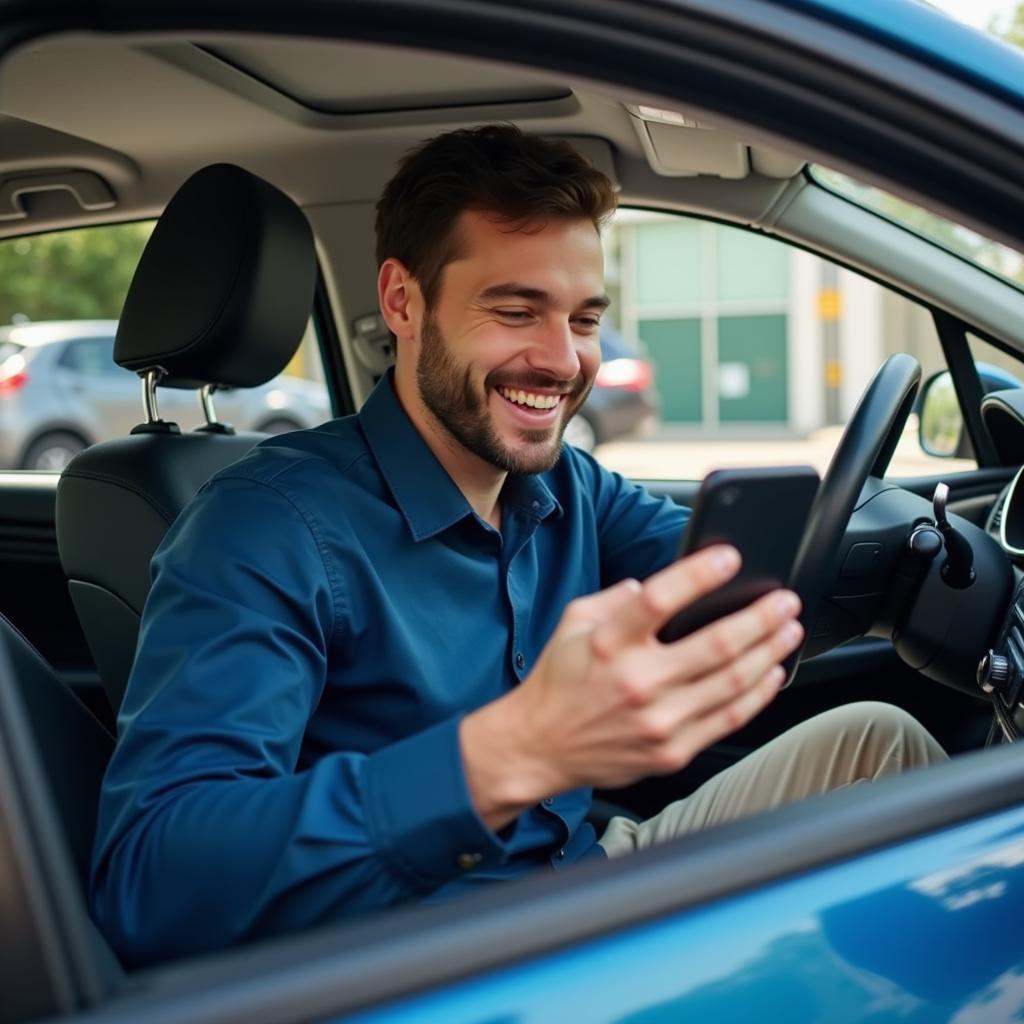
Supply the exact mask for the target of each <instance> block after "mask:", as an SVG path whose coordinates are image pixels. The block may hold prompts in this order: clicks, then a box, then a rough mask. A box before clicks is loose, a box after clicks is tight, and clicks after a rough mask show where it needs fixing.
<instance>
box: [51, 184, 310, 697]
mask: <svg viewBox="0 0 1024 1024" xmlns="http://www.w3.org/2000/svg"><path fill="white" fill-rule="evenodd" d="M316 275H317V266H316V254H315V250H314V245H313V236H312V231H311V230H310V227H309V224H308V222H307V221H306V219H305V217H304V215H303V214H302V211H301V210H300V209H299V208H298V207H297V206H296V205H295V203H293V202H292V201H291V200H290V199H289V198H288V197H287V196H285V195H284V194H283V193H282V192H280V191H278V190H277V189H276V188H274V187H273V186H271V185H269V184H268V183H267V182H265V181H263V180H262V179H260V178H258V177H256V176H255V175H254V174H250V173H249V172H248V171H245V170H243V169H242V168H240V167H235V166H232V165H229V164H215V165H213V166H210V167H206V168H204V169H203V170H200V171H198V172H196V173H195V174H194V175H193V176H192V177H191V178H189V179H188V181H186V182H185V184H184V185H182V186H181V188H180V189H179V190H178V192H177V193H176V194H175V195H174V197H173V198H172V199H171V201H170V202H169V203H168V205H167V208H166V209H165V210H164V213H163V215H162V216H161V217H160V220H159V221H158V222H157V225H156V227H155V228H154V230H153V234H152V236H151V237H150V240H149V242H148V244H147V245H146V248H145V250H144V252H143V254H142V258H141V260H140V262H139V266H138V268H137V270H136V271H135V276H134V278H133V279H132V283H131V286H130V288H129V290H128V296H127V298H126V300H125V304H124V310H123V312H122V315H121V319H120V323H119V325H118V330H117V339H116V341H115V345H114V360H115V362H117V363H118V365H120V366H123V367H125V368H127V369H130V370H133V371H135V372H136V373H137V374H138V375H139V377H140V378H141V379H142V391H143V405H144V411H145V417H146V418H145V420H144V422H142V423H140V424H139V425H138V426H136V427H135V428H134V429H133V430H132V431H131V434H130V436H128V437H124V438H118V439H116V440H113V441H107V442H104V443H102V444H96V445H93V446H92V447H90V448H87V449H86V450H85V451H83V452H81V453H80V454H79V455H78V456H76V457H75V458H74V459H73V460H72V461H71V463H70V464H69V465H68V467H67V468H66V469H65V470H64V472H63V473H62V474H61V479H60V482H59V484H58V487H57V506H56V526H57V546H58V550H59V552H60V560H61V565H62V566H63V568H64V573H65V575H66V576H67V578H68V587H69V590H70V593H71V598H72V601H73V602H74V606H75V611H76V613H77V615H78V618H79V621H80V622H81V624H82V629H83V631H84V633H85V637H86V640H87V642H88V644H89V649H90V651H91V652H92V655H93V658H94V659H95V662H96V666H97V669H98V670H99V674H100V678H101V680H102V682H103V685H104V688H105V689H106V692H107V696H108V697H109V699H110V703H111V705H112V708H113V710H114V711H115V713H116V711H117V709H118V708H119V707H120V704H121V698H122V697H123V695H124V690H125V686H126V685H127V682H128V676H129V673H130V671H131V666H132V662H133V660H134V657H135V646H136V642H137V640H138V632H139V623H140V618H141V614H142V608H143V605H144V603H145V600H146V595H147V594H148V592H149V587H150V576H149V563H150V559H151V558H152V556H153V554H154V552H155V551H156V549H157V547H158V545H159V544H160V542H161V541H162V540H163V537H164V535H165V534H166V532H167V530H168V528H169V527H170V526H171V524H172V523H173V522H174V520H175V519H176V518H177V516H178V514H179V513H180V512H181V510H182V508H184V506H185V505H186V504H187V503H188V502H189V501H190V500H191V498H192V497H193V496H194V495H195V493H196V492H197V491H198V490H199V488H200V487H201V486H202V485H203V484H204V483H205V482H206V481H207V480H208V479H209V478H210V477H211V476H212V475H213V474H214V473H216V472H217V471H218V470H219V469H222V468H223V467H225V466H227V465H230V464H231V463H233V462H235V461H237V460H238V459H240V458H241V457H242V456H243V455H245V454H246V453H247V452H248V451H249V450H250V449H251V448H252V447H253V445H255V444H256V443H257V442H258V441H260V440H261V439H262V438H263V437H265V436H266V435H263V434H257V433H235V431H234V430H233V429H232V428H231V427H230V426H229V425H227V424H222V423H219V422H218V421H217V419H216V414H215V412H214V409H213V400H212V396H213V393H214V391H215V390H217V389H218V388H224V387H232V388H245V387H255V386H257V385H260V384H263V383H265V382H266V381H268V380H270V379H271V378H272V377H275V376H276V375H277V374H278V373H280V372H281V371H282V370H283V369H284V368H285V366H286V365H287V364H288V362H289V361H290V360H291V358H292V357H293V356H294V354H295V352H296V350H297V349H298V346H299V343H300V342H301V340H302V336H303V333H304V331H305V329H306V324H307V322H308V320H309V316H310V312H311V309H312V305H313V293H314V290H315V286H316ZM158 386H159V387H176V388H189V389H193V390H195V391H196V392H197V393H198V395H199V400H200V405H201V407H202V408H203V411H204V413H205V418H206V421H207V422H206V424H205V425H204V426H203V427H200V428H199V429H198V430H196V431H192V432H188V433H183V432H182V431H181V429H180V428H179V426H178V425H177V424H176V423H172V422H168V421H165V420H162V419H160V416H159V410H158V408H157V388H158Z"/></svg>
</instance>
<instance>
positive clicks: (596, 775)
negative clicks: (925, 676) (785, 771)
mask: <svg viewBox="0 0 1024 1024" xmlns="http://www.w3.org/2000/svg"><path fill="white" fill-rule="evenodd" d="M739 565H740V560H739V555H738V553H737V552H736V551H735V549H733V548H730V547H724V546H716V547H712V548H707V549H705V550H703V551H701V552H699V553H697V554H694V555H690V556H689V557H687V558H684V559H681V560H679V561H678V562H675V563H674V564H673V565H671V566H669V567H668V568H667V569H663V570H662V571H661V572H658V573H656V574H654V575H653V576H651V577H650V578H649V579H647V580H646V581H645V582H644V583H642V584H641V583H638V582H637V581H636V580H624V581H623V582H621V583H618V584H616V585H615V586H613V587H610V588H608V589H607V590H603V591H600V592H599V593H597V594H592V595H590V596H588V597H582V598H578V599H577V600H575V601H573V602H572V603H571V604H570V605H568V607H567V608H566V610H565V613H564V614H563V616H562V619H561V622H560V623H559V626H558V629H556V630H555V633H554V635H553V636H552V638H551V640H550V641H549V642H548V644H547V646H546V647H545V648H544V651H543V652H542V653H541V656H540V658H539V660H538V662H537V665H536V667H535V668H534V670H533V671H532V672H531V673H530V674H529V676H527V678H526V679H525V680H523V682H522V684H521V685H520V686H518V687H516V689H514V690H512V691H511V692H510V693H508V694H506V695H505V696H504V697H502V698H500V699H499V700H496V701H493V702H492V703H490V704H487V705H485V706H484V707H482V708H480V709H478V710H477V711H475V712H473V713H471V714H469V715H467V716H466V718H465V719H463V721H462V726H461V731H460V739H461V744H462V756H463V762H464V764H465V768H466V777H467V781H468V783H469V789H470V793H471V795H472V797H473V801H474V804H475V805H476V808H477V811H478V812H479V813H480V815H481V817H482V818H483V819H484V821H485V822H487V824H488V825H489V827H491V828H492V829H495V830H496V829H499V828H501V827H502V826H504V825H506V824H508V823H509V822H510V821H512V820H513V819H514V818H516V817H518V815H519V814H521V813H522V812H523V811H524V810H526V809H527V808H528V807H531V806H533V805H534V804H536V803H538V802H539V801H540V800H542V799H544V798H545V797H548V796H553V795H555V794H556V793H561V792H565V791H567V790H570V789H576V788H578V787H581V786H599V787H616V786H623V785H627V784H628V783H630V782H634V781H636V780H637V779H639V778H643V777H644V776H647V775H655V774H665V773H669V772H674V771H678V770H679V769H680V768H682V767H683V766H684V765H686V764H688V763H689V762H690V761H691V760H692V759H693V758H694V757H695V756H696V755H697V754H698V753H700V751H702V750H704V749H706V748H707V747H709V746H711V745H712V744H713V743H715V742H717V741H718V740H720V739H721V738H722V737H724V736H727V735H728V734H729V733H731V732H734V731H735V730H736V729H738V728H740V726H742V725H744V724H745V723H746V722H748V721H750V719H751V718H753V717H754V716H755V715H756V714H757V713H758V712H759V711H760V710H761V709H762V708H763V707H764V706H765V705H766V704H768V703H769V701H771V699H772V698H773V697H774V696H775V694H776V693H777V692H778V688H779V686H780V685H781V683H782V681H783V678H784V672H783V670H782V669H781V668H780V662H782V661H783V660H784V659H785V658H786V656H787V655H788V654H790V653H791V652H792V651H793V650H795V649H796V648H797V647H798V646H799V644H800V641H801V639H802V637H803V630H802V628H801V626H800V624H799V623H798V622H797V621H796V618H797V616H798V615H799V613H800V602H799V599H798V598H797V596H796V595H795V594H793V593H791V592H789V591H785V590H777V591H773V592H772V593H770V594H767V595H765V596H764V597H763V598H761V599H759V600H758V601H756V602H754V603H753V604H752V605H750V606H749V607H747V608H744V609H743V610H742V611H739V612H736V613H735V614H733V615H729V616H727V617H725V618H722V619H719V620H718V621H717V622H714V623H711V624H710V625H709V626H706V627H704V628H703V629H701V630H699V631H697V632H695V633H692V634H691V635H689V636H687V637H684V638H682V639H681V640H676V641H674V642H672V643H669V644H663V643H661V642H660V641H659V640H658V638H657V634H658V631H659V630H660V629H661V627H662V626H663V625H664V624H665V623H666V622H667V621H668V620H669V619H670V618H671V617H672V616H673V615H674V614H675V613H676V612H677V611H678V610H679V609H680V608H683V607H685V606H687V605H689V604H692V603H693V602H694V601H696V600H697V599H698V598H700V597H701V596H703V595H704V594H706V593H708V592H709V591H712V590H715V589H716V588H718V587H720V586H722V585H723V584H724V583H725V582H727V581H728V580H729V579H730V578H731V577H732V576H733V575H735V573H736V572H737V570H738V569H739Z"/></svg>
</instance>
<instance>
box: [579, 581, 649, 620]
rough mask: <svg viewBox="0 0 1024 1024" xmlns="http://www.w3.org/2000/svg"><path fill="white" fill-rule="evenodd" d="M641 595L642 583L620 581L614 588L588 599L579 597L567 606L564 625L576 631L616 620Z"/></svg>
mask: <svg viewBox="0 0 1024 1024" xmlns="http://www.w3.org/2000/svg"><path fill="white" fill-rule="evenodd" d="M639 593H640V582H639V581H638V580H634V579H625V580H620V581H619V582H618V583H616V584H615V585H614V586H611V587H607V588H606V589H604V590H599V591H597V593H595V594H587V596H586V597H578V598H576V599H575V600H573V601H570V602H569V604H568V605H566V608H565V613H564V614H563V616H562V621H563V623H564V624H565V625H566V626H568V627H569V628H570V629H572V630H573V631H575V629H577V628H584V629H590V628H592V627H594V626H595V625H598V624H600V623H602V622H605V621H606V620H608V619H614V618H615V617H616V616H617V615H619V614H621V612H622V610H623V609H624V608H625V607H627V606H628V605H629V604H630V603H631V602H633V601H635V600H636V598H637V595H638V594H639Z"/></svg>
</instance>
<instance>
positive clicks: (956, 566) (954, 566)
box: [932, 484, 974, 590]
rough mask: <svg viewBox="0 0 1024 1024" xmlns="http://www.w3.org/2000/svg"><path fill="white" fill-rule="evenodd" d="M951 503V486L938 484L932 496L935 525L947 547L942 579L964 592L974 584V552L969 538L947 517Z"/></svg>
mask: <svg viewBox="0 0 1024 1024" xmlns="http://www.w3.org/2000/svg"><path fill="white" fill-rule="evenodd" d="M948 501H949V486H948V485H947V484H938V485H937V486H936V488H935V494H934V495H933V496H932V510H933V511H934V513H935V525H936V526H937V527H938V529H939V532H940V533H941V534H942V539H943V541H944V542H945V545H946V561H945V562H944V563H943V565H942V570H941V573H942V578H943V580H945V581H946V583H947V585H948V586H950V587H953V588H954V589H955V590H963V589H964V588H965V587H969V586H970V585H971V584H972V583H973V582H974V551H973V550H972V549H971V545H970V543H969V542H968V540H967V538H966V537H964V535H963V534H962V533H960V531H959V530H957V529H956V527H954V526H953V524H952V523H951V522H950V521H949V519H948V518H947V517H946V504H947V503H948Z"/></svg>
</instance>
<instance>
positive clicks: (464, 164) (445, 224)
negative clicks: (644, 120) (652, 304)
mask: <svg viewBox="0 0 1024 1024" xmlns="http://www.w3.org/2000/svg"><path fill="white" fill-rule="evenodd" d="M615 205H616V197H615V190H614V188H613V186H612V183H611V182H610V181H609V180H608V178H607V176H606V175H604V174H602V173H601V171H599V170H598V169H597V168H596V167H594V166H593V165H592V164H591V163H590V161H588V160H587V159H586V158H585V157H583V156H582V155H581V154H580V153H579V152H578V151H577V150H575V149H574V148H573V147H572V146H571V145H569V143H568V142H562V141H556V140H551V139H542V138H540V137H539V136H536V135H527V134H525V133H524V132H522V131H520V130H519V129H518V128H516V127H514V126H513V125H504V124H499V125H484V126H482V127H479V128H462V129H459V130H458V131H453V132H446V133H445V134H444V135H438V136H436V137H435V138H432V139H428V140H427V141H426V142H424V143H422V144H421V145H419V146H417V147H416V148H415V149H413V150H411V151H410V152H409V153H407V154H406V155H405V157H404V158H403V159H402V162H401V164H400V165H399V168H398V172H397V173H396V174H395V176H394V177H393V178H392V179H391V180H390V181H389V182H388V184H387V186H386V187H385V189H384V192H383V194H382V196H381V198H380V201H379V202H378V203H377V265H378V266H380V265H381V264H382V263H383V262H384V261H385V260H386V259H389V258H390V257H394V258H395V259H398V260H401V261H402V263H403V264H405V266H406V267H407V268H408V270H409V272H410V273H411V274H412V276H413V277H414V278H415V279H416V281H417V282H418V283H419V286H420V288H421V290H422V292H423V297H424V301H425V302H426V304H427V307H428V308H430V307H432V306H433V305H434V303H435V301H436V299H437V292H438V289H439V287H440V282H441V272H442V270H444V268H445V266H446V265H447V264H448V263H450V262H452V260H454V259H457V258H458V257H459V239H458V238H457V237H456V236H455V233H454V227H455V222H456V220H457V219H458V217H459V215H460V214H461V213H462V212H463V211H464V210H483V211H487V212H489V213H494V214H496V215H497V216H498V217H499V218H501V219H502V220H507V221H509V222H513V223H515V222H523V223H529V222H530V221H532V220H536V219H542V218H544V217H558V218H566V219H588V220H590V221H591V222H592V223H593V224H594V226H595V228H597V229H598V230H600V228H601V226H602V224H603V223H604V222H605V221H606V220H607V219H608V217H610V216H611V214H612V213H613V212H614V210H615Z"/></svg>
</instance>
